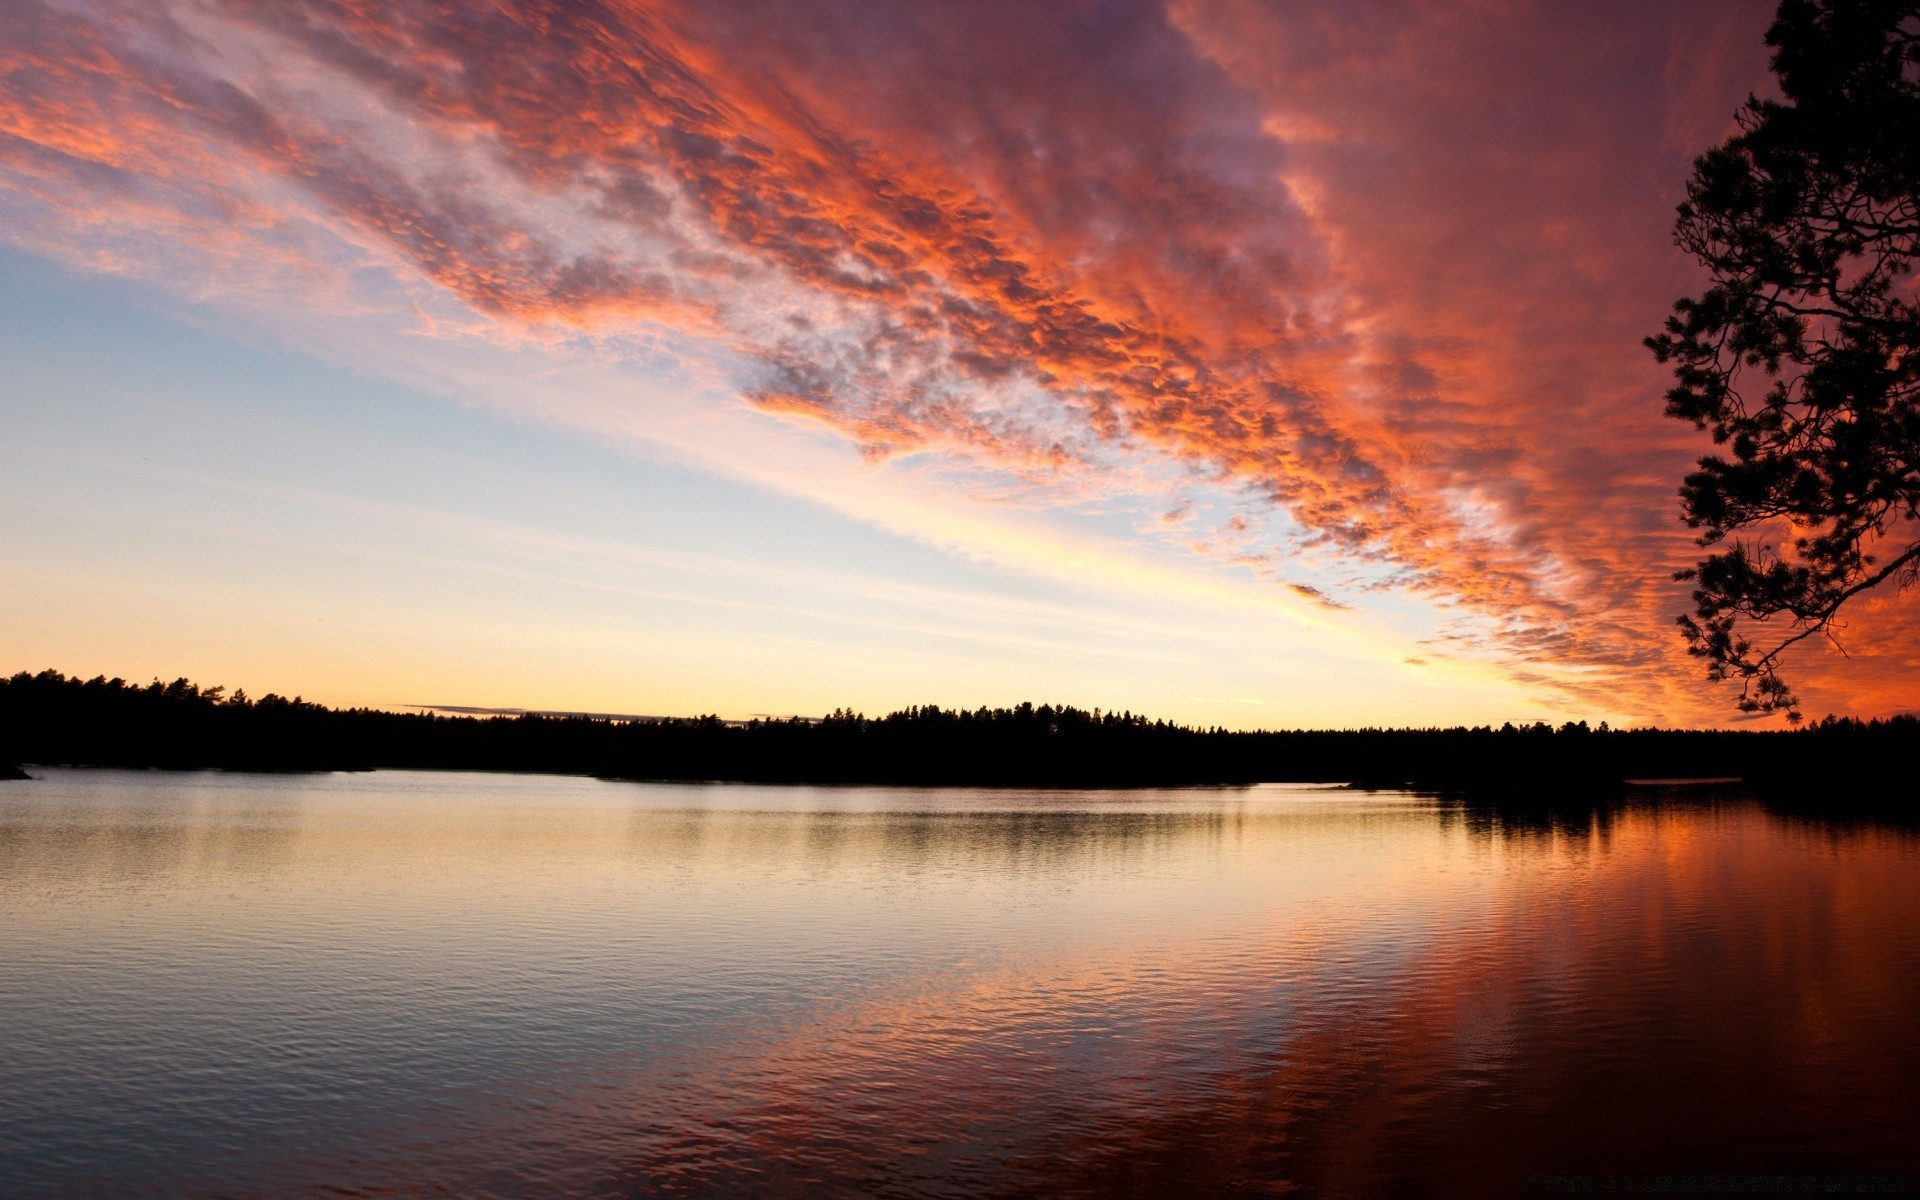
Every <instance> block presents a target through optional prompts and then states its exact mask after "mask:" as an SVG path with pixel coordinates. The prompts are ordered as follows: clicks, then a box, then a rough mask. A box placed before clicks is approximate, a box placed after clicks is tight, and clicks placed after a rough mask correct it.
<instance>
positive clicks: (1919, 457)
mask: <svg viewBox="0 0 1920 1200" xmlns="http://www.w3.org/2000/svg"><path fill="white" fill-rule="evenodd" d="M1767 42H1768V44H1769V45H1771V46H1773V47H1774V55H1773V70H1774V73H1775V75H1776V76H1777V77H1778V79H1779V86H1780V94H1781V99H1779V100H1759V99H1750V100H1749V101H1748V102H1747V104H1746V105H1745V106H1744V107H1743V108H1742V109H1741V111H1740V114H1739V118H1738V119H1739V131H1738V132H1737V133H1736V134H1734V135H1733V136H1732V137H1731V138H1729V139H1728V140H1727V142H1726V143H1725V144H1723V145H1721V146H1719V147H1717V148H1716V149H1714V150H1711V151H1709V152H1708V153H1706V154H1704V155H1702V156H1701V157H1700V158H1699V160H1698V161H1697V162H1696V163H1695V164H1694V171H1693V178H1692V180H1691V181H1690V182H1689V184H1688V186H1687V200H1686V203H1685V204H1683V205H1681V206H1680V215H1679V221H1678V223H1677V225H1676V228H1675V239H1676V241H1677V242H1678V243H1679V245H1680V246H1681V247H1682V248H1684V249H1685V250H1687V251H1689V252H1690V253H1692V254H1693V255H1694V256H1696V257H1697V258H1698V259H1699V260H1700V261H1701V262H1702V263H1703V264H1705V266H1706V267H1707V269H1708V271H1709V273H1710V276H1711V286H1710V287H1709V288H1708V289H1707V290H1706V292H1705V293H1703V294H1702V295H1701V296H1699V297H1698V298H1690V299H1683V300H1681V301H1679V303H1677V304H1676V305H1675V306H1674V315H1673V316H1672V317H1670V318H1669V319H1668V321H1667V323H1666V328H1665V331H1664V332H1663V333H1661V334H1659V335H1658V336H1656V337H1652V338H1649V339H1647V345H1648V346H1649V347H1651V348H1652V350H1653V352H1654V354H1655V356H1656V357H1657V358H1658V359H1659V360H1660V361H1661V362H1663V363H1668V364H1671V365H1672V367H1673V370H1674V377H1675V387H1674V388H1673V389H1672V390H1671V391H1670V392H1668V393H1667V412H1668V414H1669V415H1671V416H1674V417H1678V418H1681V419H1684V420H1688V421H1691V422H1693V423H1694V424H1695V426H1696V427H1698V428H1701V429H1705V430H1709V431H1711V432H1712V434H1713V439H1714V441H1715V442H1716V443H1717V444H1719V445H1720V446H1721V447H1723V448H1724V449H1723V450H1722V451H1721V452H1718V453H1715V454H1712V455H1709V456H1707V457H1705V458H1702V459H1701V460H1700V464H1699V469H1698V470H1696V471H1695V472H1693V473H1692V474H1691V475H1689V476H1688V477H1687V479H1686V482H1685V484H1684V486H1683V487H1682V489H1681V497H1682V505H1683V511H1684V516H1685V519H1686V522H1687V524H1688V525H1690V526H1692V527H1694V528H1696V529H1699V530H1701V535H1700V542H1701V544H1702V545H1703V546H1716V545H1723V546H1724V548H1723V549H1719V550H1716V551H1714V552H1713V553H1710V554H1708V555H1707V556H1706V557H1705V558H1704V559H1702V560H1701V562H1700V563H1699V565H1698V566H1696V567H1694V568H1693V569H1691V570H1688V571H1685V572H1682V573H1681V575H1680V578H1683V579H1692V580H1694V581H1695V582H1696V583H1697V585H1698V587H1697V590H1696V591H1695V592H1694V612H1693V613H1692V614H1691V615H1688V616H1684V617H1682V618H1680V625H1681V628H1682V629H1683V630H1684V631H1685V634H1686V637H1687V640H1688V644H1689V649H1690V650H1691V652H1692V653H1693V654H1695V655H1697V656H1699V657H1701V658H1703V659H1705V660H1706V664H1707V672H1708V675H1709V677H1710V678H1712V679H1715V680H1723V679H1729V678H1732V679H1738V680H1740V681H1741V683H1742V685H1743V686H1742V691H1741V699H1740V707H1741V708H1742V709H1745V710H1747V711H1773V710H1785V711H1786V712H1787V713H1788V715H1789V716H1790V717H1791V718H1792V719H1794V720H1796V721H1797V720H1798V719H1799V714H1798V712H1797V711H1795V710H1796V708H1797V704H1796V701H1795V699H1794V695H1793V692H1792V689H1791V688H1790V687H1789V685H1788V684H1787V682H1786V681H1785V680H1784V679H1783V678H1782V677H1781V676H1780V674H1779V670H1778V668H1779V667H1780V664H1781V655H1782V653H1783V652H1784V651H1785V650H1786V649H1787V648H1788V647H1790V646H1792V645H1793V644H1795V643H1796V642H1799V641H1801V640H1802V639H1805V638H1808V637H1811V636H1814V635H1816V634H1817V635H1822V636H1825V637H1829V638H1833V637H1834V636H1835V631H1836V625H1835V620H1836V617H1837V616H1838V615H1839V613H1840V611H1841V608H1842V606H1843V605H1845V604H1846V603H1847V601H1849V600H1850V599H1852V598H1853V597H1855V596H1857V595H1859V594H1861V593H1862V592H1865V591H1868V590H1869V589H1872V588H1875V587H1879V586H1880V585H1882V584H1889V583H1890V584H1891V585H1892V586H1895V587H1904V586H1907V585H1909V584H1912V583H1913V582H1914V581H1915V579H1916V577H1917V576H1920V528H1916V517H1920V404H1917V403H1916V400H1917V399H1920V306H1917V305H1916V303H1915V291H1914V286H1913V284H1914V280H1913V277H1912V275H1911V271H1912V268H1913V263H1914V257H1915V254H1916V253H1917V252H1920V193H1917V191H1916V185H1917V184H1920V4H1916V3H1915V2H1914V0H1818V2H1816V0H1785V2H1784V3H1782V4H1781V5H1780V8H1779V10H1778V13H1777V15H1776V18H1775V20H1774V23H1773V25H1772V27H1771V28H1770V29H1769V30H1768V32H1767ZM1742 531H1744V532H1746V533H1747V534H1748V537H1747V538H1745V539H1741V538H1738V537H1734V536H1733V535H1735V534H1736V533H1740V532H1742ZM1776 620H1777V621H1779V622H1780V624H1781V626H1783V628H1779V629H1778V630H1777V632H1772V633H1769V632H1768V631H1765V630H1762V629H1760V628H1758V626H1762V625H1765V624H1767V623H1768V622H1770V621H1776Z"/></svg>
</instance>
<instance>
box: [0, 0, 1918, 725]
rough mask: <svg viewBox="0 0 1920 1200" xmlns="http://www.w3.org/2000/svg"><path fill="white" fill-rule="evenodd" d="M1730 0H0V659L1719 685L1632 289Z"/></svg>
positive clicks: (407, 693) (1690, 709) (1701, 103)
mask: <svg viewBox="0 0 1920 1200" xmlns="http://www.w3.org/2000/svg"><path fill="white" fill-rule="evenodd" d="M1770 13H1771V5H1770V4H1767V3H1754V2H1745V0H1742V2H1732V0H1728V2H1723V3H1712V4H1702V3H1675V4H1671V5H1662V4H1655V3H1645V4H1634V5H1620V4H1591V5H1581V4H1574V3H1561V2H1558V0H1555V2H1551V3H1549V2H1542V3H1538V4H1526V3H1500V2H1488V3H1448V4H1438V3H1434V4H1422V3H1384V2H1383V3H1368V4H1353V3H1334V2H1326V3H1308V2H1302V3H1273V4H1260V3H1253V2H1251V0H1220V2H1211V0H1174V2H1171V3H1165V4H1161V3H1145V2H1143V3H1059V4H1044V5H1041V4H1032V3H1005V4H1000V3H984V2H978V0H967V2H959V3H951V4H911V5H899V4H892V3H881V2H877V0H876V2H873V3H865V2H861V0H838V2H834V0H820V2H818V3H814V2H810V0H780V2H777V3H776V2H773V0H729V2H728V3H725V4H711V3H702V4H686V5H677V4H671V3H661V4H654V3H647V2H643V0H605V2H602V3H592V2H587V0H565V2H563V0H546V2H535V0H496V2H495V3H487V4H472V3H455V2H453V0H446V2H444V3H409V2H406V0H334V2H325V0H312V2H307V3H286V2H284V0H225V2H222V0H206V2H197V0H188V2H173V3H162V2H160V0H128V2H126V3H114V2H111V0H107V2H100V3H82V2H74V3H68V2H53V3H43V2H42V0H7V2H6V4H5V17H4V22H0V511H4V513H5V519H4V521H0V671H13V670H20V669H31V670H38V669H41V668H44V667H54V668H57V669H60V670H63V671H67V672H69V673H73V672H78V673H81V674H84V675H91V674H94V673H105V674H108V675H124V676H127V677H129V678H133V679H137V680H145V679H146V678H148V677H151V676H154V675H161V676H165V677H167V678H171V677H173V676H175V675H182V674H184V675H189V676H192V677H194V678H197V679H200V680H203V681H206V682H221V683H225V684H227V685H229V686H241V687H245V688H246V689H247V690H248V691H250V692H254V693H256V694H257V693H259V692H262V691H266V690H279V691H283V692H289V693H291V692H295V691H298V692H302V693H304V694H305V695H306V696H307V697H308V698H310V699H318V700H323V701H326V702H329V703H335V704H376V705H382V706H395V705H402V704H443V705H477V706H484V705H499V706H524V707H529V708H558V709H569V710H590V711H606V712H622V713H691V712H709V711H711V712H717V713H720V714H721V715H724V716H736V717H737V716H748V715H751V714H755V713H777V714H786V713H806V714H817V713H820V712H823V711H825V710H828V709H831V708H834V707H837V706H840V705H847V706H851V707H855V708H861V709H864V710H866V711H868V712H880V711H885V710H887V709H889V708H894V707H899V706H903V705H907V704H913V703H938V704H941V705H943V706H955V705H958V706H967V707H971V706H974V705H978V704H1012V703H1016V702H1018V701H1020V700H1023V699H1031V700H1035V701H1040V700H1051V701H1056V702H1065V703H1072V704H1078V705H1082V706H1086V707H1095V706H1098V707H1101V708H1131V709H1134V710H1135V711H1145V712H1148V713H1151V714H1154V715H1156V716H1166V717H1171V718H1177V719H1180V720H1184V721H1191V722H1202V723H1209V724H1211V723H1218V724H1224V725H1229V726H1236V727H1250V726H1267V727H1284V726H1318V725H1336V726H1337V725H1366V724H1393V725H1399V724H1432V723H1446V724H1453V723H1459V722H1468V723H1479V722H1485V721H1490V722H1494V723H1498V722H1500V721H1503V720H1515V721H1520V720H1531V719H1536V718H1538V719H1547V720H1553V721H1560V720H1566V719H1570V718H1586V719H1589V720H1593V721H1599V720H1602V719H1606V720H1610V721H1613V722H1615V723H1622V722H1626V723H1647V722H1659V723H1663V724H1670V723H1680V722H1689V723H1692V722H1703V723H1716V724H1719V723H1727V722H1728V721H1729V720H1730V718H1732V717H1733V716H1734V715H1735V714H1734V712H1733V709H1732V704H1731V701H1732V694H1731V693H1730V692H1729V691H1728V690H1727V689H1724V688H1715V687H1712V686H1710V685H1708V684H1706V683H1705V682H1704V681H1703V680H1702V679H1701V673H1700V670H1699V667H1698V666H1697V664H1694V663H1692V662H1690V661H1689V660H1688V659H1687V656H1686V654H1685V648H1684V644H1683V643H1682V642H1681V640H1680V639H1679V637H1678V635H1677V634H1676V632H1675V630H1674V627H1673V619H1674V617H1675V615H1676V614H1678V613H1679V612H1681V611H1684V610H1685V609H1686V607H1687V599H1686V588H1685V585H1682V584H1676V583H1674V582H1673V581H1672V579H1671V574H1672V572H1673V571H1674V570H1675V569H1676V568H1678V567H1681V566H1684V565H1686V564H1687V563H1688V562H1690V561H1691V559H1692V557H1693V556H1694V551H1695V547H1694V546H1693V544H1692V542H1691V537H1690V534H1689V532H1688V531H1687V530H1686V529H1685V528H1684V527H1682V526H1681V525H1680V523H1679V519H1678V504H1677V500H1676V498H1675V489H1676V487H1677V485H1678V483H1679V480H1680V478H1681V476H1682V475H1683V474H1684V472H1685V471H1686V469H1687V467H1688V465H1689V463H1690V462H1691V460H1692V459H1693V458H1694V457H1696V456H1697V455H1698V454H1700V453H1701V452H1703V451H1704V450H1705V449H1706V440H1705V438H1704V435H1700V434H1697V433H1695V432H1694V431H1693V430H1691V429H1690V428H1688V427H1687V426H1685V425H1683V424H1681V423H1679V422H1675V421H1672V420H1669V419H1667V418H1665V417H1663V416H1662V415H1661V405H1662V395H1661V394H1662V392H1663V390H1664V388H1665V386H1666V384H1665V379H1664V377H1663V374H1662V368H1660V367H1659V366H1658V365H1657V364H1655V363H1654V362H1653V360H1652V358H1651V356H1650V355H1649V354H1648V353H1647V352H1646V351H1645V350H1644V349H1643V348H1642V347H1641V346H1640V339H1641V338H1642V337H1644V336H1645V335H1646V334H1648V333H1650V332H1652V331H1654V330H1655V329H1656V328H1657V327H1658V325H1659V322H1660V320H1661V318H1662V316H1663V315H1664V313H1665V311H1666V310H1667V308H1668V306H1669V305H1670V304H1671V303H1672V301H1673V300H1674V299H1675V298H1676V297H1678V296H1680V295H1683V294H1685V293H1687V292H1688V291H1690V290H1694V289H1696V288H1697V287H1698V284H1699V279H1700V276H1699V274H1698V273H1697V268H1696V267H1695V266H1694V265H1693V264H1692V263H1691V262H1690V261H1689V260H1687V259H1686V258H1685V257H1684V256H1682V255H1681V254H1680V253H1679V252H1678V251H1676V250H1674V249H1673V248H1672V246H1671V244H1670V241H1669V228H1670V225H1671V222H1672V216H1673V208H1674V205H1675V204H1676V203H1677V202H1678V200H1679V199H1680V197H1681V195H1682V192H1683V187H1684V181H1685V179H1686V175H1687V171H1688V167H1689V163H1690V161H1691V159H1692V157H1693V156H1694V155H1696V154H1697V153H1699V152H1700V151H1701V150H1703V149H1705V148H1707V147H1708V146H1710V145H1712V144H1713V143H1715V142H1717V141H1718V140H1720V139H1721V138H1723V137H1724V136H1725V135H1726V134H1727V132H1728V130H1729V129H1730V128H1731V123H1732V116H1733V113H1734V110H1735V108H1736V106H1737V105H1738V104H1739V103H1740V102H1741V101H1742V100H1743V99H1744V98H1745V97H1746V96H1747V95H1748V94H1749V93H1751V92H1755V91H1765V90H1766V89H1767V87H1768V80H1769V76H1768V73H1767V69H1766V66H1767V48H1766V46H1765V45H1764V44H1763V42H1762V40H1761V39H1762V35H1763V33H1764V31H1765V29H1766V26H1767V24H1768V21H1769V18H1770ZM1912 609H1913V606H1912V605H1911V604H1910V603H1907V604H1904V605H1903V603H1902V602H1901V601H1899V600H1897V599H1895V598H1891V597H1889V598H1887V599H1884V600H1880V601H1876V602H1875V605H1874V606H1872V607H1870V608H1866V609H1862V610H1861V611H1860V612H1859V613H1857V614H1855V615H1854V617H1853V619H1852V621H1851V623H1850V625H1849V627H1848V628H1847V629H1845V630H1843V631H1842V633H1841V637H1842V642H1843V644H1844V646H1845V651H1846V656H1843V655H1842V654H1840V653H1839V652H1838V651H1835V650H1833V649H1830V648H1823V647H1821V646H1818V645H1814V644H1811V643H1809V644H1807V645H1806V646H1805V647H1804V650H1805V652H1804V653H1803V654H1802V655H1801V656H1800V658H1799V659H1797V660H1794V663H1795V664H1796V666H1797V671H1796V674H1795V682H1796V683H1797V684H1799V690H1800V692H1801V695H1802V698H1803V700H1804V702H1805V708H1806V709H1807V711H1809V712H1810V713H1811V714H1814V715H1818V714H1820V713H1824V712H1828V711H1836V712H1853V713H1858V714H1860V715H1882V714H1886V713H1889V712H1893V711H1897V710H1902V709H1906V708H1909V707H1913V706H1915V705H1917V704H1920V686H1917V685H1916V683H1915V682H1914V681H1915V680H1916V679H1917V678H1920V675H1916V666H1920V662H1916V658H1917V657H1920V651H1916V647H1920V637H1916V636H1914V635H1915V633H1916V632H1920V631H1917V630H1916V628H1915V621H1914V619H1913V615H1912Z"/></svg>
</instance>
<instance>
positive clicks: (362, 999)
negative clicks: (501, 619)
mask: <svg viewBox="0 0 1920 1200" xmlns="http://www.w3.org/2000/svg"><path fill="white" fill-rule="evenodd" d="M49 775H50V776H52V777H51V778H49V779H47V780H42V781H37V782H35V783H33V784H23V785H7V790H5V791H0V903H4V904H5V905H6V907H7V911H8V912H9V914H10V916H15V917H17V918H18V919H16V920H13V921H10V922H9V923H8V924H7V926H6V927H5V928H4V929H0V961H5V962H8V963H11V964H13V965H12V966H11V967H10V968H9V969H8V970H6V971H5V972H3V973H0V1017H4V1019H5V1021H6V1023H7V1027H8V1028H9V1029H10V1030H11V1031H14V1033H15V1034H16V1036H15V1037H14V1038H13V1039H12V1040H11V1041H9V1042H8V1043H7V1045H6V1046H5V1047H0V1134H4V1135H5V1136H6V1137H7V1138H8V1140H9V1141H10V1142H11V1143H12V1144H15V1145H19V1146H24V1147H26V1153H24V1154H22V1155H17V1156H12V1157H10V1158H9V1159H8V1162H7V1165H4V1166H0V1190H3V1191H5V1192H7V1193H8V1194H10V1195H11V1194H23V1195H48V1196H52V1195H84V1194H90V1193H91V1192H102V1191H105V1192H113V1191H116V1190H117V1191H129V1190H131V1191H138V1190H140V1189H141V1188H149V1187H150V1188H151V1189H152V1190H156V1191H165V1192H169V1193H171V1194H180V1195H190V1196H203V1195H204V1196H212V1195H289V1194H292V1195H302V1194H319V1193H320V1191H321V1190H322V1189H323V1188H343V1189H361V1190H364V1191H378V1190H383V1189H384V1190H388V1191H392V1192H400V1193H413V1192H422V1193H424V1192H431V1191H436V1190H439V1191H446V1192H449V1193H453V1194H461V1195H502V1196H505V1195H525V1194H531V1193H554V1192H561V1193H567V1194H583V1195H646V1196H651V1195H687V1196H695V1195H702V1196H707V1195H710V1196H725V1195H739V1194H744V1193H751V1194H766V1195H792V1196H811V1195H822V1196H825V1195H842V1194H848V1193H861V1194H874V1195H925V1196H940V1195H970V1196H971V1195H1008V1196H1012V1195H1041V1194H1046V1195H1067V1196H1074V1195H1084V1196H1096V1195H1112V1194H1141V1195H1156V1194H1158V1195H1188V1194H1195V1193H1216V1194H1250V1195H1256V1194H1285V1193H1289V1192H1300V1193H1304V1194H1350V1195H1391V1194H1403V1193H1405V1192H1406V1191H1407V1190H1408V1189H1410V1188H1416V1187H1417V1188H1419V1189H1420V1190H1424V1191H1426V1192H1429V1193H1435V1194H1503V1193H1510V1192H1513V1191H1516V1190H1518V1188H1519V1187H1520V1186H1521V1184H1522V1183H1523V1182H1524V1180H1525V1179H1526V1178H1527V1177H1528V1176H1530V1175H1536V1174H1542V1173H1598V1174H1631V1173H1638V1172H1648V1173H1658V1172H1691V1173H1710V1172H1733V1173H1754V1172H1768V1173H1780V1172H1803V1171H1818V1172H1836V1171H1837V1172H1856V1173H1893V1174H1908V1175H1920V1161H1917V1160H1920V1153H1916V1149H1915V1145H1914V1142H1913V1139H1912V1137H1911V1131H1910V1127H1909V1125H1908V1123H1907V1121H1906V1118H1905V1116H1904V1114H1906V1113H1909V1112H1912V1111H1920V1083H1917V1082H1916V1081H1920V1031H1916V1029H1915V1028H1914V1022H1913V1020H1912V1014H1913V1012H1914V1011H1915V1005H1916V1001H1917V1000H1920V934H1916V932H1915V931H1916V930H1920V921H1916V920H1915V918H1916V917H1917V916H1920V911H1916V909H1920V898H1916V895H1915V892H1914V889H1913V887H1912V884H1911V881H1912V879H1913V878H1915V869H1916V867H1920V842H1917V841H1916V838H1915V837H1914V834H1913V831H1912V829H1911V828H1910V827H1907V828H1897V827H1892V826H1887V825H1883V824H1873V823H1859V822H1855V823H1832V822H1829V823H1821V824H1815V823H1809V822H1807V821H1805V820H1801V819H1798V818H1794V817H1789V816H1785V815H1782V813H1780V812H1776V811H1773V810H1771V809H1769V808H1768V807H1766V806H1763V805H1762V804H1760V803H1758V802H1757V801H1756V800H1755V799H1754V798H1753V797H1752V795H1751V794H1750V793H1748V792H1746V791H1745V790H1744V789H1741V788H1737V787H1711V788H1690V789H1675V788H1663V789H1653V790H1646V791H1641V792H1636V793H1633V794H1629V795H1625V796H1615V797H1602V798H1594V797H1584V798H1583V797H1573V798H1570V799H1569V798H1555V799H1552V800H1551V801H1549V802H1531V801H1530V802H1517V801H1515V800H1514V799H1513V798H1512V797H1506V798H1503V799H1502V800H1501V801H1499V802H1497V803H1496V802H1494V801H1490V800H1487V799H1485V798H1475V797H1423V796H1412V795H1406V794H1397V793H1362V792H1351V791H1344V790H1329V789H1300V788H1278V787H1263V788H1241V789H1207V790H1196V791H1170V792H1158V793H1147V792H1126V793H1115V792H1107V793H1017V792H965V791H942V790H920V791H916V790H912V789H867V788H863V789H777V788H742V787H731V786H727V785H705V786H700V785H638V784H603V783H598V782H595V781H592V780H575V779H554V778H544V777H519V778H515V777H500V776H456V775H405V774H400V773H380V774H375V775H369V776H327V777H309V778H304V779H286V780H282V779H262V778H260V777H243V776H232V777H219V776H211V777H198V776H141V775H136V774H133V773H118V772H49ZM27 1096H32V1097H34V1100H33V1101H31V1102H29V1101H27V1100H24V1099H22V1098H23V1097H27Z"/></svg>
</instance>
